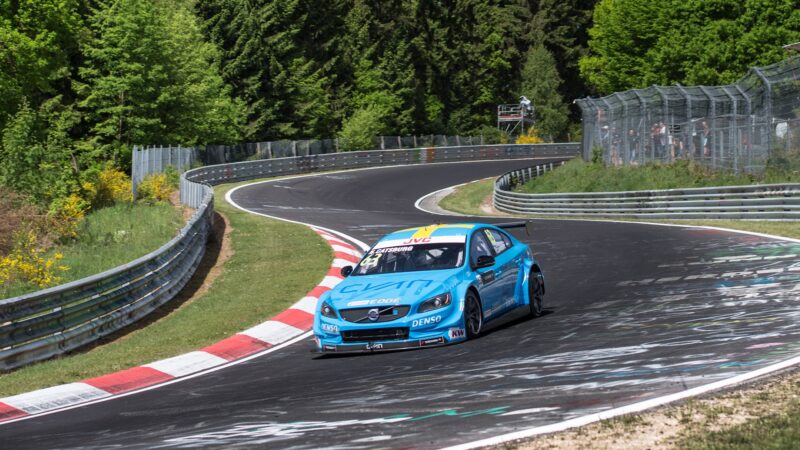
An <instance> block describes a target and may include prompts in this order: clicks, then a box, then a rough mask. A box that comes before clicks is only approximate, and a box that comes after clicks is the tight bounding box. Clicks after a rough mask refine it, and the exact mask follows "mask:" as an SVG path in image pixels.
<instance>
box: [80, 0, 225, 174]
mask: <svg viewBox="0 0 800 450" xmlns="http://www.w3.org/2000/svg"><path fill="white" fill-rule="evenodd" d="M90 25H91V29H92V31H93V36H92V38H91V39H90V40H89V42H88V44H87V45H86V46H85V48H84V52H85V54H86V63H85V65H84V66H83V67H82V68H81V69H80V74H81V76H82V77H83V79H84V82H82V83H76V87H77V90H78V92H79V94H80V95H81V101H80V106H81V108H82V109H83V111H85V114H86V118H87V121H88V122H89V123H90V124H91V130H90V131H91V134H90V136H89V137H88V139H87V140H86V141H85V142H84V147H85V148H89V149H92V152H93V153H92V157H93V158H95V159H107V160H113V161H114V162H115V164H117V165H118V166H125V165H126V164H127V163H128V160H129V157H128V155H129V151H130V148H131V146H132V145H133V144H136V143H140V144H147V143H153V144H154V143H170V142H174V143H182V144H188V145H192V144H195V143H198V142H213V141H223V142H230V141H233V140H235V139H237V138H238V137H239V124H240V122H241V120H240V114H239V110H240V106H239V105H238V104H237V103H236V102H235V101H233V100H231V98H230V96H229V92H228V89H227V88H226V86H225V84H224V82H223V81H222V79H221V77H220V76H219V75H218V65H217V64H218V62H217V55H216V51H215V48H214V47H213V46H212V45H210V44H207V43H205V42H203V40H202V35H201V33H200V29H199V26H198V24H197V22H196V18H195V17H194V16H193V15H191V14H190V12H189V11H188V10H187V9H186V7H185V5H182V4H180V3H170V2H160V1H154V0H109V1H108V2H104V3H101V4H100V6H99V7H98V9H96V11H95V13H94V15H93V16H92V17H91V19H90ZM178 31H179V32H178Z"/></svg>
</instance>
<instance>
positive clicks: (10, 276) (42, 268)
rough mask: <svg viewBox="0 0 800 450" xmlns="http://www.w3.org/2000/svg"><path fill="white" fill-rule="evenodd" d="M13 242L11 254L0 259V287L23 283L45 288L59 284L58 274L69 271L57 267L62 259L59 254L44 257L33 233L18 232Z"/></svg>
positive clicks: (30, 231)
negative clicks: (7, 284)
mask: <svg viewBox="0 0 800 450" xmlns="http://www.w3.org/2000/svg"><path fill="white" fill-rule="evenodd" d="M14 240H15V243H14V248H13V250H12V251H11V253H10V254H8V255H7V256H4V257H2V258H0V285H3V284H6V283H15V282H23V283H31V284H34V285H35V286H37V287H39V288H46V287H48V286H52V285H54V284H57V283H59V282H60V281H61V277H59V276H58V274H59V273H61V272H65V271H67V270H69V268H68V267H66V266H63V265H58V261H59V260H61V259H62V258H63V257H64V256H63V255H62V254H61V253H55V254H53V255H52V256H44V250H43V249H41V248H39V247H38V246H37V242H38V237H37V235H36V233H35V232H34V231H32V230H28V231H22V232H18V233H16V234H15V236H14Z"/></svg>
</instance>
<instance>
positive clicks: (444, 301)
mask: <svg viewBox="0 0 800 450" xmlns="http://www.w3.org/2000/svg"><path fill="white" fill-rule="evenodd" d="M451 301H452V298H451V297H450V293H449V292H447V293H444V294H440V295H437V296H436V297H431V298H429V299H427V300H425V301H424V302H422V303H421V304H420V305H419V309H418V310H417V312H418V313H424V312H428V311H433V310H434V309H439V308H444V307H445V306H447V305H449V304H450V302H451Z"/></svg>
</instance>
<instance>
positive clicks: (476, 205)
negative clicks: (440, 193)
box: [439, 178, 494, 216]
mask: <svg viewBox="0 0 800 450" xmlns="http://www.w3.org/2000/svg"><path fill="white" fill-rule="evenodd" d="M492 186H494V178H487V179H485V180H478V181H473V182H471V183H467V184H464V185H462V186H459V187H457V188H456V190H455V191H454V192H453V193H451V194H450V195H448V196H447V197H445V198H443V199H442V201H440V202H439V206H441V207H442V208H444V209H446V210H448V211H453V212H457V213H460V214H467V215H470V216H486V215H490V214H491V213H490V212H487V211H484V210H483V209H481V205H482V204H485V203H486V200H487V194H486V193H487V192H488V193H489V194H488V198H489V201H488V203H489V204H491V195H492Z"/></svg>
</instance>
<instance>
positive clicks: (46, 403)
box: [2, 383, 111, 414]
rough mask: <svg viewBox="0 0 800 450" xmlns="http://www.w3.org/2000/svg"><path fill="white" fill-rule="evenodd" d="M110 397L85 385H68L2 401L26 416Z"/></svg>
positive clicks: (14, 396) (109, 394) (102, 391)
mask: <svg viewBox="0 0 800 450" xmlns="http://www.w3.org/2000/svg"><path fill="white" fill-rule="evenodd" d="M110 396H111V393H109V392H106V391H104V390H102V389H98V388H96V387H94V386H90V385H88V384H86V383H69V384H61V385H58V386H53V387H49V388H45V389H39V390H37V391H33V392H26V393H24V394H19V395H13V396H11V397H6V398H4V399H2V401H3V403H5V404H7V405H9V406H12V407H14V408H17V409H19V410H22V411H25V412H26V413H28V414H37V413H42V412H46V411H51V410H55V409H60V408H63V407H66V406H71V405H75V404H77V403H84V402H86V401H90V400H96V399H99V398H104V397H110Z"/></svg>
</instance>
